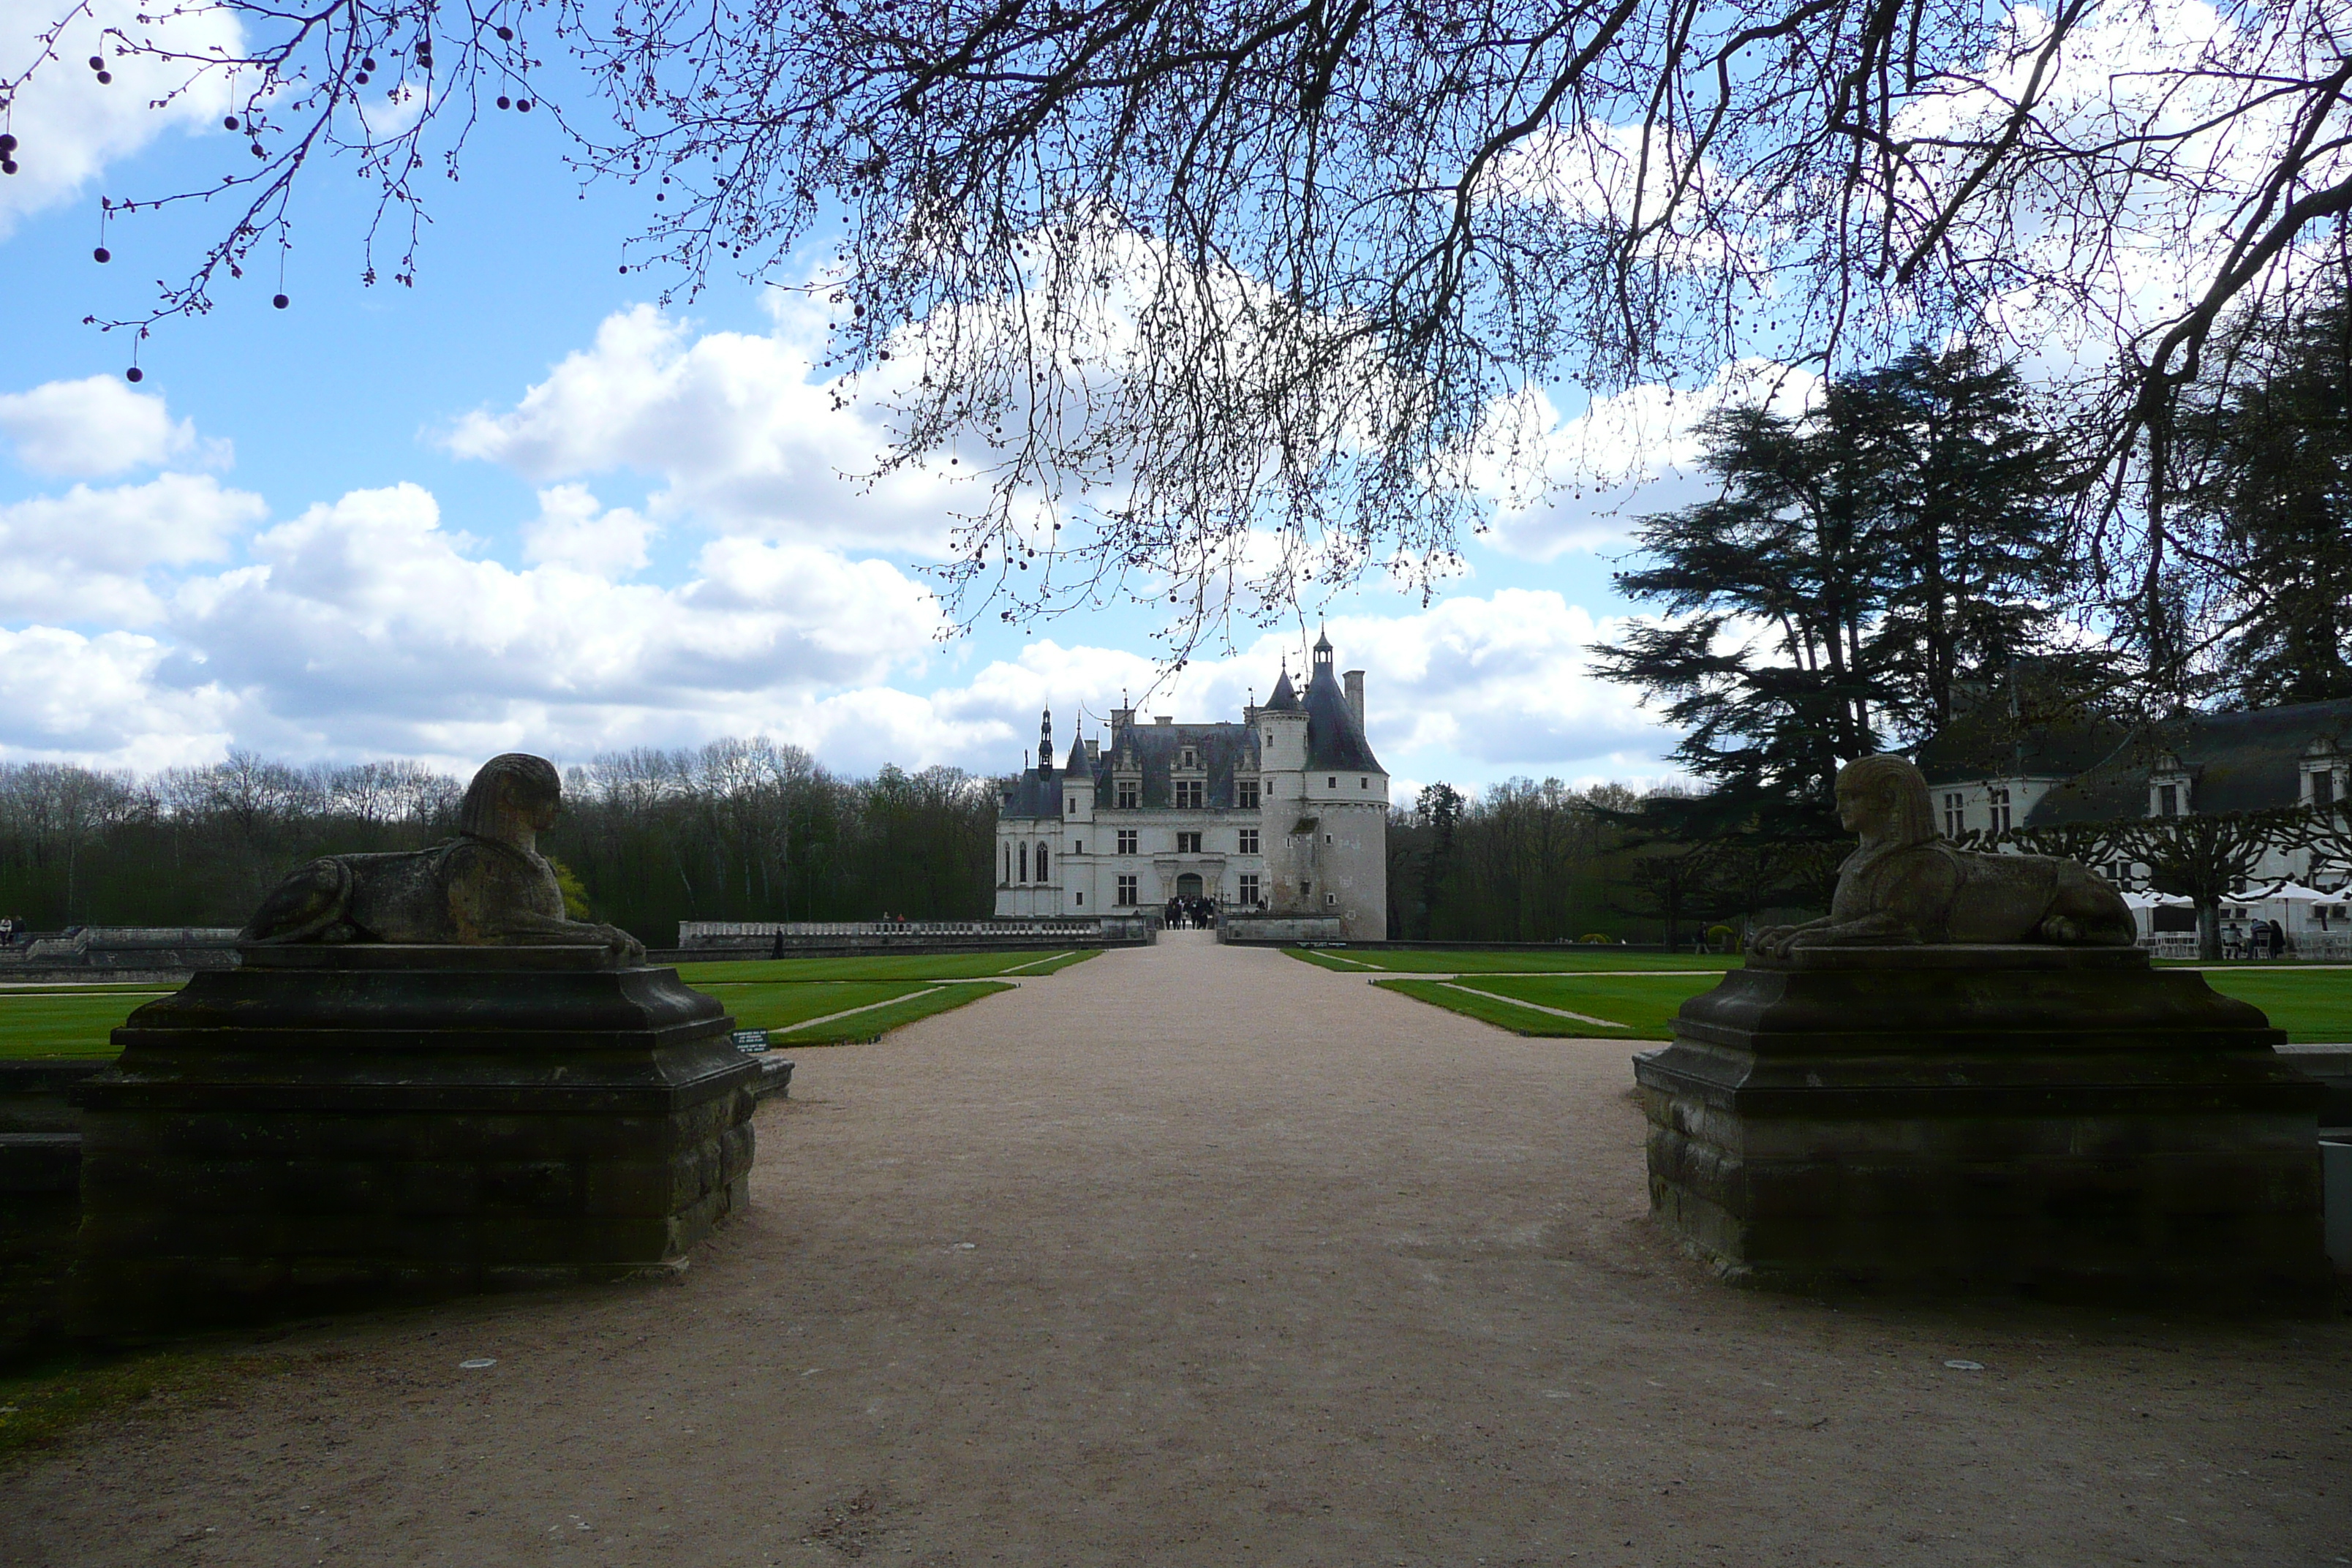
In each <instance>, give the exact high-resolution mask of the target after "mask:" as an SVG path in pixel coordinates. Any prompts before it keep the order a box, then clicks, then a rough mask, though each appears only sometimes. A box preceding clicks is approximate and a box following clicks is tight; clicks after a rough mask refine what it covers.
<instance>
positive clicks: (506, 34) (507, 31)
mask: <svg viewBox="0 0 2352 1568" xmlns="http://www.w3.org/2000/svg"><path fill="white" fill-rule="evenodd" d="M499 42H500V43H502V44H511V43H513V42H514V29H513V28H512V27H500V28H499Z"/></svg>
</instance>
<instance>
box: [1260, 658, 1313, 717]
mask: <svg viewBox="0 0 2352 1568" xmlns="http://www.w3.org/2000/svg"><path fill="white" fill-rule="evenodd" d="M1303 706H1304V705H1303V704H1302V703H1301V702H1300V701H1299V700H1298V689H1297V687H1295V686H1293V685H1291V684H1290V669H1289V667H1288V666H1285V667H1284V668H1283V671H1282V679H1280V680H1277V681H1276V682H1275V683H1274V695H1273V696H1271V697H1269V698H1267V699H1266V700H1265V707H1263V708H1261V709H1259V710H1258V711H1259V712H1261V713H1296V712H1297V711H1299V710H1300V709H1301V708H1302V707H1303Z"/></svg>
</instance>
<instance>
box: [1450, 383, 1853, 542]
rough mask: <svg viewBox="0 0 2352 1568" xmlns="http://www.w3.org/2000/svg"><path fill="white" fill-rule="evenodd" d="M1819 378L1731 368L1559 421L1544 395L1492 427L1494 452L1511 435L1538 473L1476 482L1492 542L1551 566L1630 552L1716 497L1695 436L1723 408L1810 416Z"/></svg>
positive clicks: (1649, 387)
mask: <svg viewBox="0 0 2352 1568" xmlns="http://www.w3.org/2000/svg"><path fill="white" fill-rule="evenodd" d="M1820 386H1821V382H1820V378H1819V377H1818V376H1816V375H1814V374H1812V373H1811V372H1810V371H1802V370H1794V369H1790V368H1789V367H1787V366H1784V365H1777V364H1774V363H1770V362H1769V361H1762V360H1743V361H1740V362H1738V363H1733V364H1727V365H1725V366H1724V367H1723V368H1722V369H1721V370H1719V371H1717V373H1716V375H1715V378H1714V379H1713V380H1712V381H1710V382H1708V383H1707V384H1706V385H1704V386H1700V387H1696V388H1692V389H1688V390H1677V389H1675V388H1674V387H1670V386H1662V385H1657V384H1646V385H1642V386H1633V387H1628V388H1627V389H1626V390H1624V391H1623V392H1620V393H1617V394H1615V395H1612V396H1606V397H1596V398H1594V399H1593V400H1592V402H1591V404H1590V405H1588V406H1587V407H1586V408H1585V410H1584V411H1583V412H1582V413H1581V414H1579V415H1577V416H1575V417H1574V418H1571V419H1561V418H1560V417H1559V414H1558V412H1557V411H1556V410H1555V409H1554V408H1553V406H1552V405H1551V400H1550V399H1549V397H1547V396H1546V395H1544V394H1543V393H1541V392H1540V391H1537V392H1532V393H1530V394H1528V397H1527V398H1526V400H1525V401H1524V403H1523V404H1522V405H1519V406H1517V407H1513V408H1508V409H1498V410H1497V411H1496V416H1495V418H1494V420H1493V421H1492V425H1493V428H1494V430H1495V432H1496V435H1495V437H1494V440H1495V441H1496V444H1497V445H1499V444H1501V443H1502V442H1503V441H1505V440H1507V438H1508V437H1509V434H1510V433H1511V432H1512V431H1513V430H1514V428H1516V429H1517V430H1519V431H1522V432H1525V437H1524V438H1525V439H1526V440H1527V441H1528V443H1529V444H1530V445H1531V446H1532V447H1534V448H1535V449H1536V455H1537V460H1536V461H1535V462H1533V463H1526V464H1518V465H1514V464H1512V463H1509V462H1507V461H1505V460H1503V458H1501V457H1500V456H1499V455H1497V456H1495V457H1491V458H1487V459H1486V460H1485V461H1483V462H1482V464H1481V466H1480V472H1479V482H1480V483H1481V484H1482V485H1484V486H1485V487H1486V489H1487V490H1488V491H1489V493H1491V494H1493V495H1494V496H1495V497H1496V508H1495V516H1494V521H1493V524H1492V526H1491V528H1490V529H1489V530H1488V531H1487V534H1486V542H1487V543H1489V544H1492V545H1493V546H1495V548H1496V549H1498V550H1500V551H1502V552H1505V553H1506V554H1509V555H1516V556H1518V557H1520V558H1521V559H1524V560H1529V561H1551V560H1555V559H1557V558H1558V557H1559V556H1560V555H1561V554H1563V553H1565V552H1568V551H1570V550H1597V549H1601V548H1603V547H1605V546H1608V545H1612V544H1621V543H1624V542H1627V541H1628V540H1629V539H1630V538H1631V536H1632V534H1633V524H1634V523H1635V522H1636V521H1638V520H1639V519H1640V518H1642V517H1644V516H1648V515H1651V514H1653V513H1656V512H1663V511H1672V510H1675V509H1676V508H1678V507H1684V506H1687V505H1690V504H1691V503H1692V502H1694V501H1696V500H1701V499H1702V498H1703V497H1705V496H1706V494H1708V493H1710V490H1711V481H1709V480H1708V479H1706V476H1705V475H1704V474H1703V473H1702V472H1701V471H1700V468H1699V458H1700V455H1701V443H1700V441H1699V436H1698V427H1699V426H1700V424H1701V423H1702V422H1703V421H1704V420H1705V419H1706V416H1708V415H1710V414H1713V413H1714V412H1715V411H1716V410H1717V409H1719V408H1722V407H1725V406H1726V405H1738V404H1744V403H1748V402H1752V401H1755V400H1757V399H1759V398H1768V399H1769V400H1770V402H1771V404H1772V405H1773V406H1774V407H1775V408H1777V409H1780V411H1782V412H1784V413H1795V412H1797V411H1799V410H1801V409H1802V408H1804V407H1805V406H1806V405H1808V404H1809V403H1810V402H1811V399H1812V397H1813V395H1815V394H1816V393H1817V392H1818V391H1819V389H1820Z"/></svg>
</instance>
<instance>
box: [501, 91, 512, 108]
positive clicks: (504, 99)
mask: <svg viewBox="0 0 2352 1568" xmlns="http://www.w3.org/2000/svg"><path fill="white" fill-rule="evenodd" d="M513 107H514V100H513V99H510V98H509V97H508V96H507V95H506V94H505V93H503V92H502V93H500V94H499V108H500V109H512V108H513Z"/></svg>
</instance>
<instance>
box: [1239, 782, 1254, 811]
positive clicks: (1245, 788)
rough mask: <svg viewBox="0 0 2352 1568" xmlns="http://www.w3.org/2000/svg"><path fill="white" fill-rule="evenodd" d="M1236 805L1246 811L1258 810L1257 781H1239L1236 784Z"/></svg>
mask: <svg viewBox="0 0 2352 1568" xmlns="http://www.w3.org/2000/svg"><path fill="white" fill-rule="evenodd" d="M1234 805H1237V806H1239V807H1241V808H1242V809H1243V810H1244V811H1255V810H1256V809H1257V780H1255V779H1237V780H1235V781H1234Z"/></svg>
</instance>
